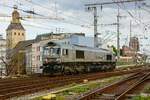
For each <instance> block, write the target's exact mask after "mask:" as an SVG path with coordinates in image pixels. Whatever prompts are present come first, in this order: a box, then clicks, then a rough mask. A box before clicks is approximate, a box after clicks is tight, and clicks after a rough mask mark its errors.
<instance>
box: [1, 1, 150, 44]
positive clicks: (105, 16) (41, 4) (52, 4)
mask: <svg viewBox="0 0 150 100" xmlns="http://www.w3.org/2000/svg"><path fill="white" fill-rule="evenodd" d="M111 1H117V0H0V16H11V13H12V11H13V9H12V8H10V7H13V6H14V5H17V6H18V8H19V9H22V10H34V12H36V13H37V14H39V15H40V16H39V15H31V14H27V13H25V12H22V11H20V10H19V12H20V13H21V16H22V17H25V16H32V17H41V18H49V19H35V18H31V19H27V18H24V19H23V20H22V24H23V26H24V27H25V29H26V34H27V35H26V38H27V39H33V38H35V37H36V35H38V34H42V33H48V32H52V31H53V32H54V33H55V32H56V28H57V32H67V33H68V32H78V33H79V32H83V33H86V35H87V36H93V12H92V11H87V10H86V7H85V6H84V5H85V4H88V3H102V2H111ZM143 3H146V5H147V6H149V7H146V6H144V5H143ZM6 6H7V7H6ZM8 6H9V7H8ZM117 8H118V5H117V4H114V5H109V6H108V5H107V6H103V7H102V9H101V7H98V24H99V26H98V32H99V33H101V37H102V38H103V39H104V40H105V42H104V43H107V44H116V26H115V25H103V26H102V25H101V24H112V23H116V20H117V19H116V16H117ZM119 8H120V15H121V16H123V17H122V18H121V19H120V24H121V26H120V33H121V45H124V44H125V45H127V44H128V38H129V33H130V29H129V26H130V25H129V23H130V20H131V21H132V24H133V25H132V36H139V39H140V41H141V46H142V45H143V44H144V45H148V43H149V42H150V39H149V37H150V30H149V29H148V27H149V25H148V24H149V22H150V18H149V17H150V1H149V0H145V1H144V2H141V3H139V2H136V3H130V4H129V3H124V4H119ZM143 9H145V10H143ZM129 14H130V15H129ZM54 18H56V20H53V19H54ZM10 20H11V18H10V17H7V18H6V17H5V18H4V17H0V33H1V34H2V35H4V37H5V34H6V32H5V30H6V28H7V26H8V25H9V24H10ZM145 26H146V30H145ZM147 38H148V39H147Z"/></svg>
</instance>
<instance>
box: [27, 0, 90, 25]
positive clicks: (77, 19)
mask: <svg viewBox="0 0 150 100" xmlns="http://www.w3.org/2000/svg"><path fill="white" fill-rule="evenodd" d="M24 1H27V2H29V3H31V4H33V5H36V6H39V7H41V8H44V9H47V10H50V9H52V8H49V7H46V6H43V5H41V4H39V3H35V2H33V1H28V0H24ZM53 10H54V11H55V9H53ZM57 13H58V14H61V15H64V16H66V17H68V18H70V19H74V20H76V21H80V22H84V23H88V24H89V22H88V21H85V20H81V19H80V18H77V17H75V16H71V15H66V14H64V13H62V11H59V10H58V9H57Z"/></svg>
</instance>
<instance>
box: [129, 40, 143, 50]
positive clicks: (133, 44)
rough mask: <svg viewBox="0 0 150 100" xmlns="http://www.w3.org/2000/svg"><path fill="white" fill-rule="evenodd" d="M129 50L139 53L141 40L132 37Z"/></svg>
mask: <svg viewBox="0 0 150 100" xmlns="http://www.w3.org/2000/svg"><path fill="white" fill-rule="evenodd" d="M129 48H130V49H132V50H133V51H135V52H137V51H139V50H140V47H139V39H138V38H137V37H131V38H130V42H129Z"/></svg>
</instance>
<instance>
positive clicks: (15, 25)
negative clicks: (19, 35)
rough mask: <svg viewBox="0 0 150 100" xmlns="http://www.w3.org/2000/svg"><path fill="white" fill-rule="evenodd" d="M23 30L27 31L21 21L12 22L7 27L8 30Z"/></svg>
mask: <svg viewBox="0 0 150 100" xmlns="http://www.w3.org/2000/svg"><path fill="white" fill-rule="evenodd" d="M13 29H15V30H23V31H25V29H24V27H23V26H22V25H21V23H10V24H9V26H8V28H7V29H6V31H9V30H13Z"/></svg>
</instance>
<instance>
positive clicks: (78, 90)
mask: <svg viewBox="0 0 150 100" xmlns="http://www.w3.org/2000/svg"><path fill="white" fill-rule="evenodd" d="M121 78H122V77H120V76H116V77H111V78H107V79H103V80H99V81H94V82H88V83H86V84H83V85H79V86H75V87H73V88H70V89H67V90H65V91H62V92H59V93H57V94H56V95H61V96H64V97H68V96H73V95H80V94H83V93H86V92H88V91H90V90H93V89H96V88H101V87H103V86H105V85H106V84H109V83H112V82H114V81H116V80H119V79H121Z"/></svg>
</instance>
